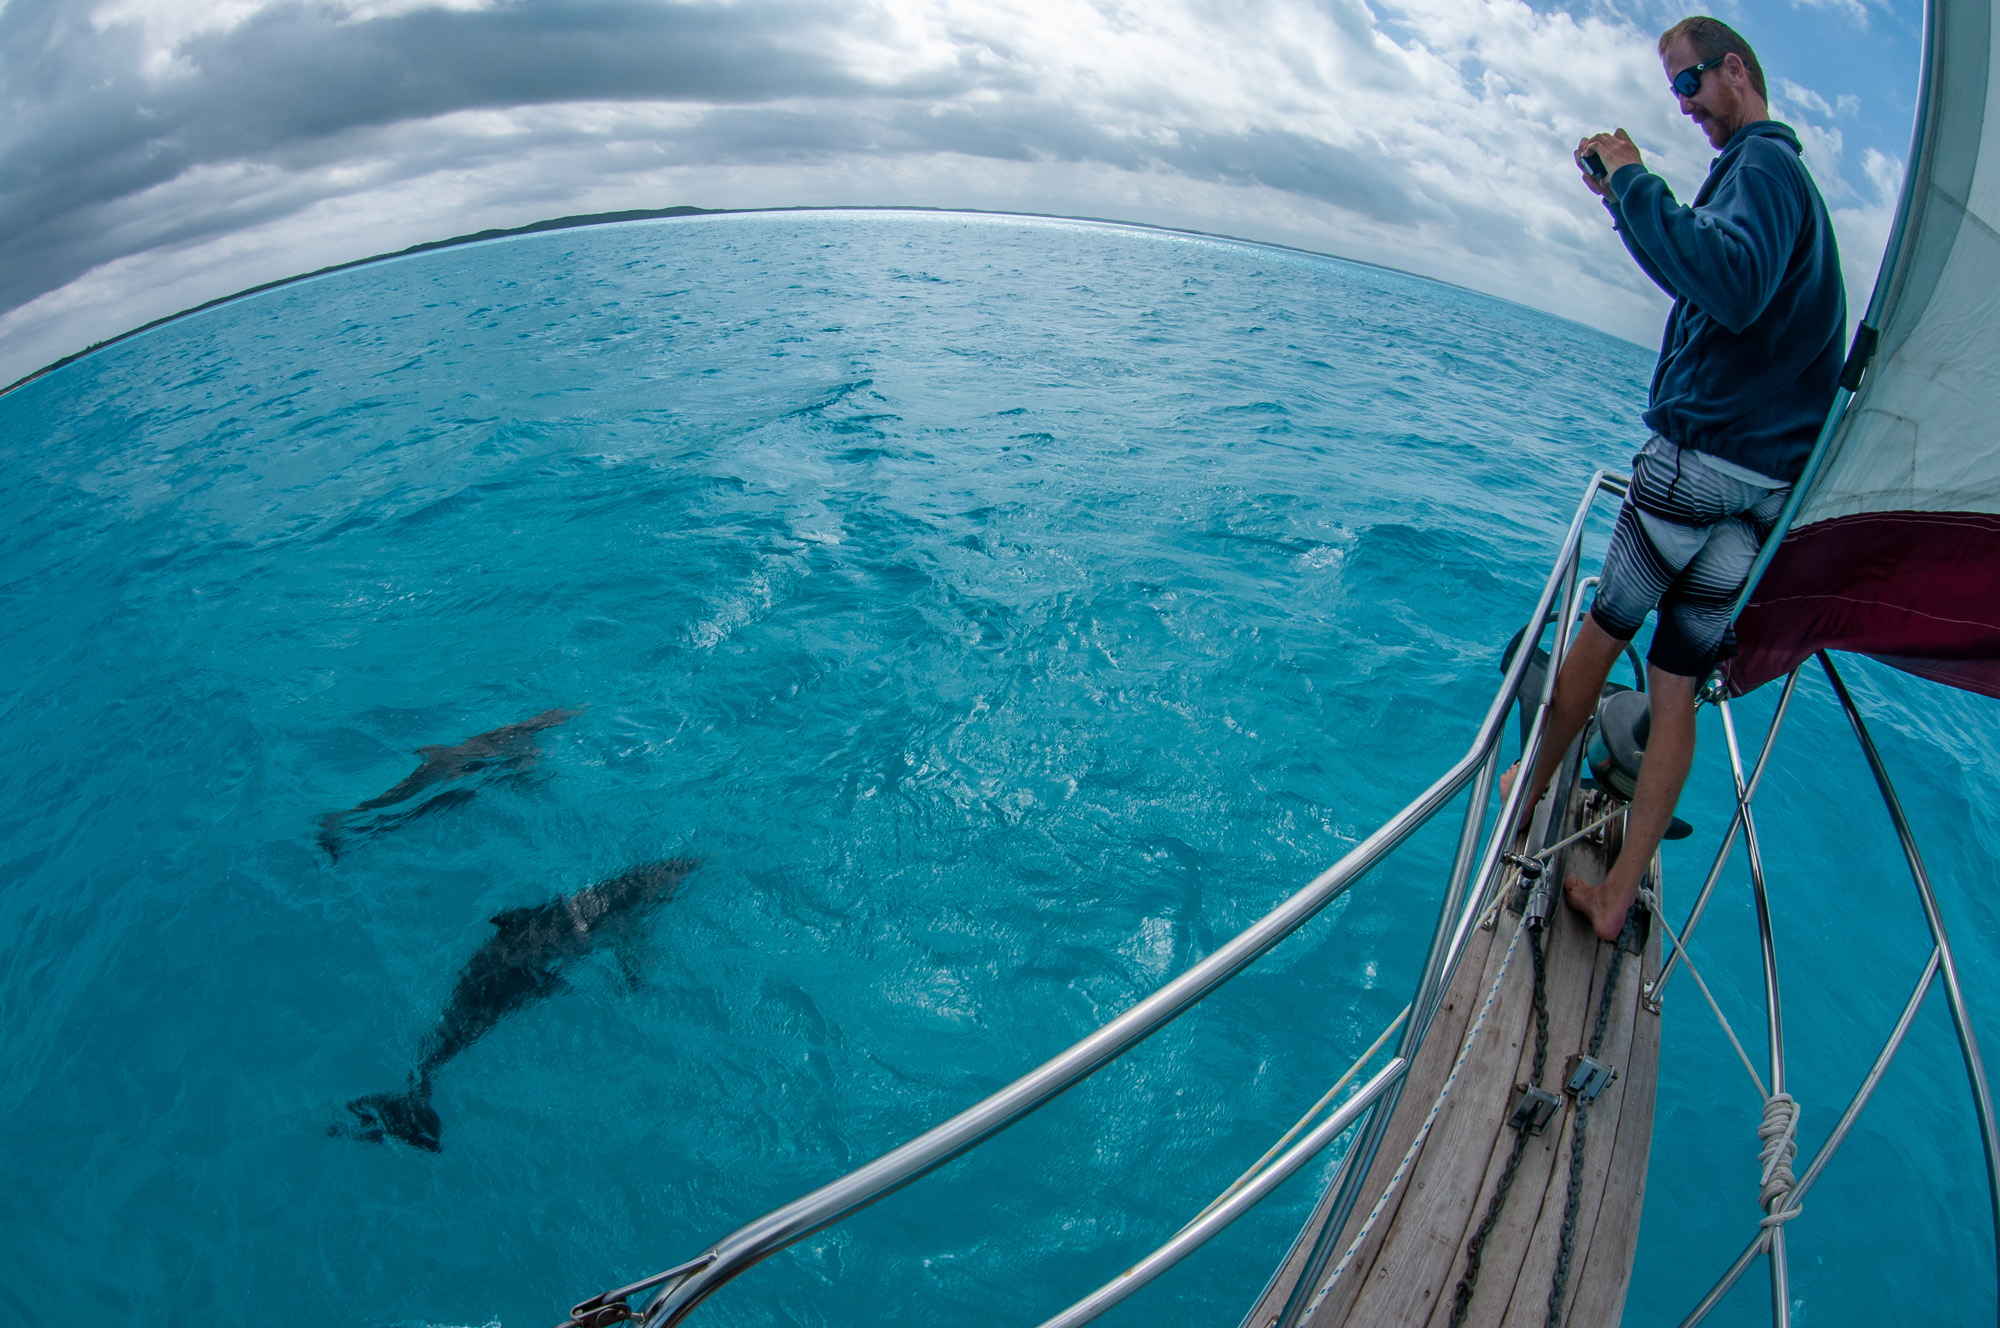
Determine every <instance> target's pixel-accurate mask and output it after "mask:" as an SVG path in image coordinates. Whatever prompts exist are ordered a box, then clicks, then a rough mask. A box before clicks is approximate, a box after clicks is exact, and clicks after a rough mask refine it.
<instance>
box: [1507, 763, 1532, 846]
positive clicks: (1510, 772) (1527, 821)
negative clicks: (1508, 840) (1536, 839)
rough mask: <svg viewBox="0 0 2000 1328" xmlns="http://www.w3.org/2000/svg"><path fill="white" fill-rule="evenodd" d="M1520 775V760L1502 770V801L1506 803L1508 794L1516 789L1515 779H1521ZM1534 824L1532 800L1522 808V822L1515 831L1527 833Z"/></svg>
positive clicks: (1521, 833) (1519, 833)
mask: <svg viewBox="0 0 2000 1328" xmlns="http://www.w3.org/2000/svg"><path fill="white" fill-rule="evenodd" d="M1520 777H1521V763H1520V762H1519V761H1516V762H1514V764H1512V765H1510V766H1508V767H1507V768H1506V769H1505V770H1502V771H1501V772H1500V801H1501V802H1503V803H1504V802H1506V801H1507V795H1508V794H1510V793H1512V792H1513V791H1514V781H1515V780H1517V779H1519V778H1520ZM1534 826H1535V804H1534V803H1532V802H1531V803H1529V804H1528V805H1527V806H1525V807H1523V808H1522V809H1521V822H1520V824H1519V825H1516V826H1515V827H1514V833H1515V834H1517V835H1525V834H1527V833H1528V831H1530V830H1532V829H1534Z"/></svg>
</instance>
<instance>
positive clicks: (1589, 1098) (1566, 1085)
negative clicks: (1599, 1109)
mask: <svg viewBox="0 0 2000 1328" xmlns="http://www.w3.org/2000/svg"><path fill="white" fill-rule="evenodd" d="M1617 1077H1618V1071H1617V1070H1616V1069H1615V1068H1613V1067H1612V1066H1609V1065H1606V1064H1605V1063H1604V1062H1603V1061H1601V1060H1598V1059H1597V1058H1596V1057H1595V1056H1585V1055H1583V1054H1581V1053H1578V1054H1576V1055H1573V1056H1571V1057H1570V1058H1569V1063H1568V1064H1567V1065H1565V1066H1564V1067H1563V1092H1565V1093H1568V1094H1569V1095H1570V1096H1571V1097H1573V1098H1575V1099H1576V1103H1577V1105H1578V1106H1580V1107H1587V1106H1589V1105H1590V1104H1591V1103H1593V1102H1595V1101H1597V1095H1598V1094H1599V1093H1602V1092H1603V1091H1604V1090H1605V1089H1607V1088H1609V1087H1611V1081H1612V1080H1614V1079H1616V1078H1617Z"/></svg>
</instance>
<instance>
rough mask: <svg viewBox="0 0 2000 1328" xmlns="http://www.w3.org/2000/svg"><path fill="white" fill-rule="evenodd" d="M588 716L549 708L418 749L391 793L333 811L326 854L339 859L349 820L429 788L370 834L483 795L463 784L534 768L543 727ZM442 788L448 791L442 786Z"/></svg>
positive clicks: (323, 822) (323, 835)
mask: <svg viewBox="0 0 2000 1328" xmlns="http://www.w3.org/2000/svg"><path fill="white" fill-rule="evenodd" d="M582 713H583V711H581V710H544V711H543V712H542V713H541V714H539V715H536V716H535V717H534V718H533V719H524V720H522V721H521V722H520V723H518V724H509V725H507V726H505V727H504V728H497V729H494V730H493V731H492V732H490V733H482V734H480V735H478V736H477V737H473V738H467V739H466V740H465V741H464V742H461V743H459V744H458V745H457V746H455V747H442V746H434V747H419V748H417V755H418V756H420V757H422V758H423V764H422V765H420V766H418V767H417V768H416V769H415V770H412V771H411V772H410V773H409V774H408V775H407V776H405V777H404V778H403V780H402V782H401V783H399V784H397V785H396V786H395V787H394V788H392V789H390V790H389V791H388V792H387V793H383V794H381V795H379V796H377V797H373V798H370V799H368V801H366V802H361V803H356V804H355V805H354V806H352V807H349V808H348V809H347V810H345V811H338V812H327V813H326V814H325V815H323V816H321V817H320V818H319V846H320V847H321V848H323V849H325V850H326V853H327V856H328V857H330V858H332V859H334V860H335V861H339V859H340V848H341V835H342V833H343V832H344V831H346V830H347V829H348V823H347V822H348V818H349V817H351V816H358V815H360V814H361V813H363V812H372V811H377V810H379V809H381V808H383V807H394V806H397V805H399V804H401V803H406V802H409V801H410V800H411V799H412V798H415V797H417V795H419V794H421V793H423V792H424V791H425V790H427V789H438V791H437V792H435V793H432V794H431V795H430V796H428V797H426V798H424V800H423V801H421V802H419V803H417V804H416V805H415V806H413V807H410V808H407V809H406V810H404V811H400V812H395V813H392V814H390V815H387V816H379V817H376V818H375V819H374V820H373V821H371V822H370V823H369V824H368V826H367V827H366V828H367V830H368V831H369V833H371V834H377V833H380V832H381V831H384V830H389V829H393V828H394V827H396V826H399V825H401V824H402V823H403V822H405V821H409V820H414V819H415V818H417V817H419V816H426V815H429V814H430V813H432V812H440V811H444V810H445V809H447V808H450V807H456V806H459V805H460V804H462V803H465V802H467V801H469V800H470V799H471V797H472V795H473V793H475V792H476V791H477V789H476V786H469V785H467V784H464V783H461V782H459V781H461V780H464V779H466V778H467V777H468V776H487V775H491V774H516V773H519V772H521V771H524V770H528V769H530V768H532V767H533V766H534V764H535V762H536V761H537V760H538V759H540V757H541V748H540V747H538V746H536V744H535V735H536V734H537V733H540V732H541V731H542V730H543V729H552V728H554V727H556V725H558V724H565V723H568V722H569V721H570V720H572V719H575V718H576V717H577V716H578V715H580V714H582ZM439 785H443V786H444V787H443V788H439Z"/></svg>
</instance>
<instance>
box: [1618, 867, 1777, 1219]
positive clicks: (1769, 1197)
mask: <svg viewBox="0 0 2000 1328" xmlns="http://www.w3.org/2000/svg"><path fill="white" fill-rule="evenodd" d="M1641 894H1642V898H1645V899H1646V904H1647V907H1649V908H1651V909H1652V910H1653V916H1654V917H1656V918H1658V919H1659V920H1660V925H1661V926H1663V927H1665V928H1666V929H1667V939H1668V940H1670V941H1672V942H1673V943H1674V950H1675V951H1676V952H1677V953H1678V954H1679V955H1680V956H1681V960H1682V962H1683V963H1685V964H1686V965H1687V971H1688V973H1689V975H1690V976H1692V977H1693V978H1694V982H1695V985H1696V986H1697V987H1699V988H1701V994H1702V995H1703V996H1704V997H1706V998H1707V999H1708V1008H1709V1009H1711V1010H1713V1011H1715V1019H1716V1022H1717V1023H1719V1024H1721V1025H1722V1031H1723V1032H1724V1033H1726V1034H1728V1035H1729V1045H1730V1046H1732V1047H1734V1048H1736V1055H1737V1057H1738V1058H1739V1059H1741V1060H1742V1062H1743V1068H1744V1069H1746V1070H1748V1071H1749V1072H1750V1082H1751V1083H1753V1084H1755V1085H1757V1096H1758V1097H1760V1098H1762V1099H1763V1100H1764V1114H1763V1118H1762V1119H1761V1120H1760V1121H1759V1122H1758V1125H1757V1139H1758V1142H1759V1144H1760V1145H1761V1147H1760V1148H1759V1150H1758V1153H1757V1161H1758V1162H1759V1163H1760V1164H1761V1166H1762V1170H1761V1171H1760V1172H1759V1174H1758V1177H1757V1185H1758V1192H1757V1202H1758V1203H1759V1204H1760V1205H1761V1206H1762V1207H1763V1209H1764V1218H1763V1220H1762V1221H1761V1222H1759V1223H1758V1225H1759V1226H1761V1227H1765V1228H1771V1227H1780V1226H1783V1225H1784V1224H1785V1223H1787V1222H1789V1221H1791V1220H1792V1219H1793V1218H1795V1217H1797V1216H1798V1215H1799V1214H1800V1213H1802V1212H1804V1211H1805V1210H1804V1209H1803V1208H1801V1207H1799V1206H1798V1205H1796V1204H1793V1203H1791V1202H1790V1200H1791V1197H1792V1190H1793V1188H1794V1187H1795V1186H1796V1185H1797V1184H1798V1180H1797V1178H1796V1177H1795V1176H1794V1175H1793V1174H1792V1161H1793V1159H1794V1158H1796V1157H1797V1156H1798V1151H1799V1148H1798V1132H1799V1103H1798V1099H1797V1098H1794V1097H1793V1096H1792V1095H1791V1094H1790V1093H1771V1092H1768V1091H1766V1090H1765V1088H1764V1079H1763V1076H1761V1075H1759V1074H1758V1073H1757V1067H1756V1066H1755V1065H1752V1064H1751V1063H1750V1055H1749V1053H1748V1052H1746V1051H1744V1050H1743V1043H1742V1042H1741V1041H1740V1040H1738V1038H1737V1036H1736V1030H1735V1029H1734V1028H1732V1027H1730V1025H1729V1019H1728V1017H1727V1016H1726V1015H1724V1014H1723V1013H1722V1007H1721V1006H1720V1005H1717V1004H1716V1002H1715V993H1713V992H1711V991H1710V990H1709V989H1708V983H1707V982H1705V981H1703V980H1702V976H1701V970H1700V969H1698V968H1696V967H1695V966H1694V959H1693V957H1692V956H1690V955H1689V954H1688V953H1687V947H1686V946H1684V945H1682V944H1681V938H1680V937H1678V936H1676V935H1674V929H1673V924H1671V923H1669V922H1668V921H1667V918H1666V914H1665V913H1663V912H1661V911H1660V907H1659V902H1660V901H1659V896H1657V895H1654V894H1653V893H1652V891H1651V890H1650V889H1649V890H1646V891H1643V892H1641Z"/></svg>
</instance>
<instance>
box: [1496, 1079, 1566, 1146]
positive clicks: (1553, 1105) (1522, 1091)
mask: <svg viewBox="0 0 2000 1328" xmlns="http://www.w3.org/2000/svg"><path fill="white" fill-rule="evenodd" d="M1561 1110H1562V1099H1561V1098H1559V1097H1557V1096H1556V1095H1555V1094H1554V1093H1551V1092H1549V1090H1548V1089H1546V1088H1537V1087H1531V1086H1529V1085H1527V1084H1517V1085H1515V1088H1514V1109H1513V1111H1511V1112H1510V1113H1508V1116H1507V1125H1508V1128H1510V1129H1515V1130H1522V1131H1525V1132H1527V1133H1528V1134H1540V1133H1541V1132H1542V1131H1543V1130H1546V1129H1548V1128H1549V1122H1550V1121H1552V1120H1554V1119H1555V1118H1556V1113H1557V1112H1559V1111H1561Z"/></svg>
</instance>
